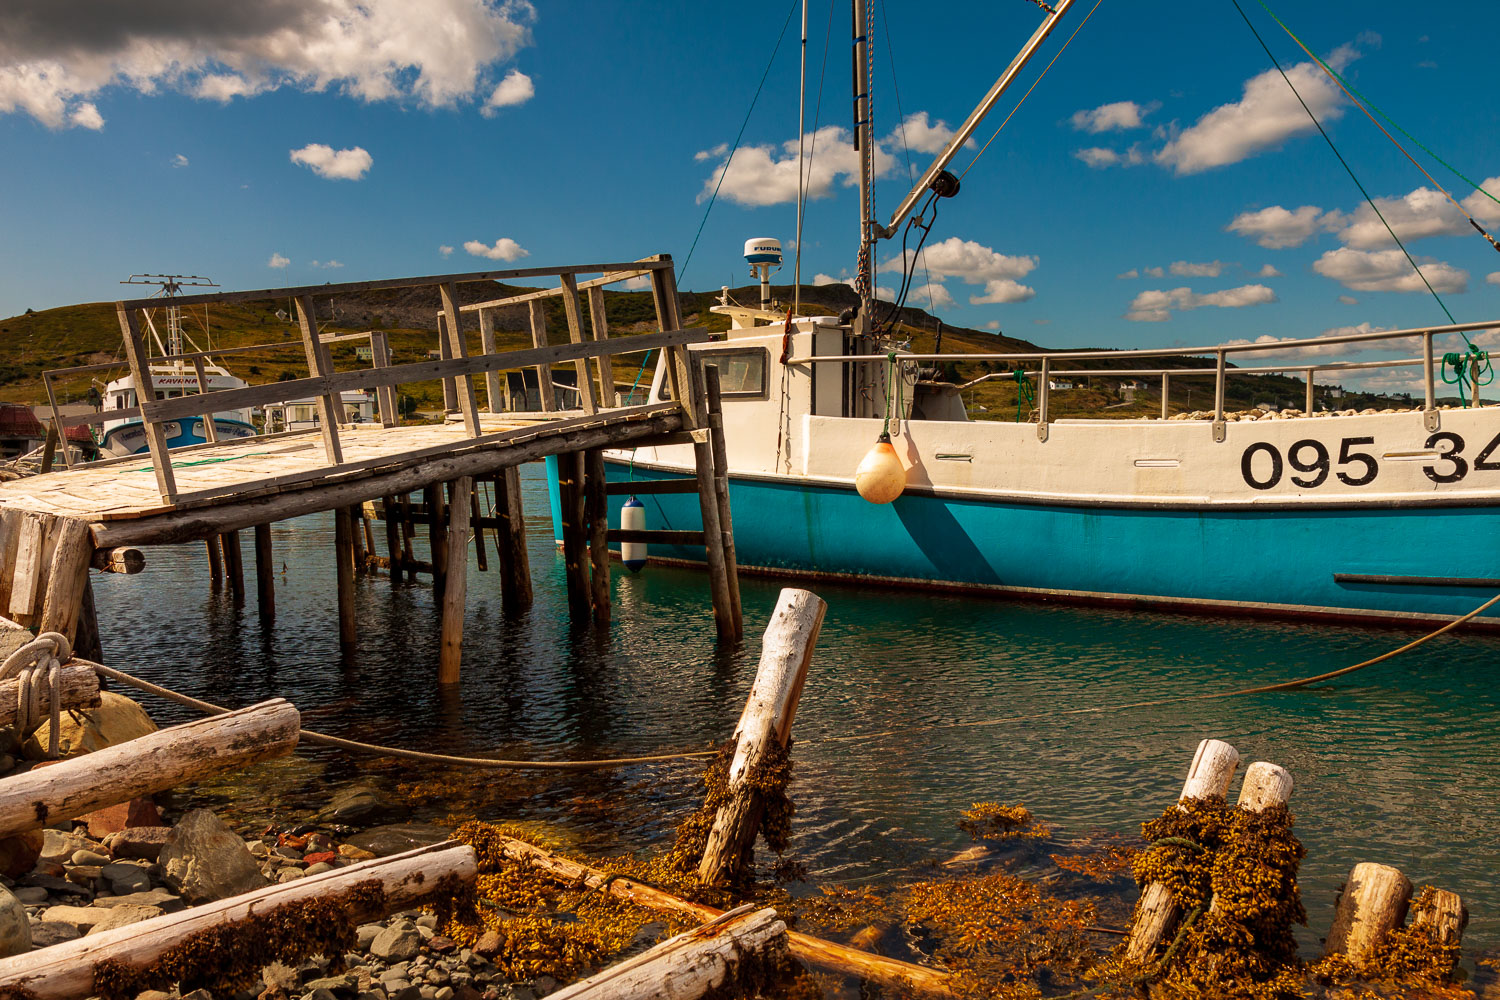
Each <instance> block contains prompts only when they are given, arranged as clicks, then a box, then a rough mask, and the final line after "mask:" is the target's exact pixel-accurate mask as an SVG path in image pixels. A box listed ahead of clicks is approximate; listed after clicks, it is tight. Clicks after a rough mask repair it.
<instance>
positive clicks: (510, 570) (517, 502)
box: [495, 465, 531, 614]
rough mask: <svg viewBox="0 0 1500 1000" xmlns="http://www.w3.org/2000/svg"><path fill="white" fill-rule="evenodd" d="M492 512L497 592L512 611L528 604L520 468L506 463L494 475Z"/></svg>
mask: <svg viewBox="0 0 1500 1000" xmlns="http://www.w3.org/2000/svg"><path fill="white" fill-rule="evenodd" d="M495 516H496V517H497V518H499V520H500V527H499V529H498V531H497V536H498V537H497V538H496V542H495V548H496V550H497V551H498V553H499V557H500V577H501V580H500V594H501V601H502V603H503V606H504V608H505V610H506V611H508V612H511V613H512V614H514V613H517V612H521V611H525V610H526V609H528V608H530V607H531V560H530V558H529V557H528V556H527V554H526V520H525V511H524V509H523V508H522V506H521V470H520V469H518V468H517V467H516V466H514V465H508V466H506V467H505V468H504V469H502V470H500V474H499V475H498V476H496V477H495Z"/></svg>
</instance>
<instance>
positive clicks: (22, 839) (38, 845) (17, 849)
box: [0, 830, 44, 878]
mask: <svg viewBox="0 0 1500 1000" xmlns="http://www.w3.org/2000/svg"><path fill="white" fill-rule="evenodd" d="M43 840H44V835H43V833H42V831H40V830H28V831H27V832H26V833H18V834H16V835H15V836H13V837H6V838H4V839H3V840H0V875H4V876H5V877H6V878H20V877H21V876H22V875H25V874H26V873H27V872H29V871H31V869H33V868H35V867H36V863H37V860H38V859H39V858H40V857H41V856H42V843H43Z"/></svg>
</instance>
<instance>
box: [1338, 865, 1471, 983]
mask: <svg viewBox="0 0 1500 1000" xmlns="http://www.w3.org/2000/svg"><path fill="white" fill-rule="evenodd" d="M1437 892H1438V891H1437V889H1436V888H1434V887H1433V886H1430V885H1424V886H1423V887H1422V888H1421V890H1420V891H1419V892H1418V893H1417V898H1416V901H1415V902H1413V903H1412V904H1411V908H1410V910H1409V912H1408V916H1407V922H1406V926H1404V927H1397V928H1395V929H1393V930H1392V931H1391V932H1390V933H1389V934H1387V935H1386V937H1385V940H1384V941H1382V942H1381V943H1380V946H1379V947H1377V948H1376V949H1375V951H1374V953H1373V954H1372V955H1371V956H1370V957H1369V959H1368V960H1366V961H1364V962H1359V963H1356V962H1351V961H1349V959H1348V958H1347V957H1346V956H1343V955H1331V956H1329V957H1327V958H1325V959H1323V960H1322V961H1321V962H1319V963H1318V964H1317V965H1315V966H1313V968H1312V973H1313V976H1314V978H1315V979H1317V980H1318V981H1320V982H1321V983H1323V984H1324V985H1326V986H1329V987H1332V988H1336V989H1340V990H1342V991H1345V992H1349V993H1353V994H1354V996H1355V997H1357V998H1358V1000H1377V998H1380V1000H1384V998H1395V997H1403V998H1404V997H1414V998H1422V1000H1472V998H1473V997H1474V993H1473V992H1472V991H1471V990H1469V989H1467V988H1465V987H1464V986H1461V985H1459V984H1457V983H1454V982H1453V971H1454V969H1455V968H1457V966H1458V959H1459V954H1460V951H1461V949H1460V947H1459V944H1458V935H1457V934H1452V935H1450V934H1446V933H1444V932H1442V931H1441V930H1439V929H1438V926H1437V923H1436V921H1434V920H1433V919H1432V917H1433V915H1434V914H1435V912H1436V909H1437ZM1467 919H1468V915H1467V913H1465V914H1464V915H1463V916H1462V918H1461V920H1460V926H1459V928H1458V933H1459V934H1461V933H1462V931H1463V927H1462V924H1463V923H1466V922H1467ZM1355 988H1358V992H1357V993H1355V992H1354V991H1355Z"/></svg>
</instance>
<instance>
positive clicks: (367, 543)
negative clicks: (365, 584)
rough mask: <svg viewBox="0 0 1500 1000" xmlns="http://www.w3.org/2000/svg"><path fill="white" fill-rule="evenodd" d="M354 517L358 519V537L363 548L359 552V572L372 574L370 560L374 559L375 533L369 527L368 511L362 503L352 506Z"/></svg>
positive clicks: (372, 569) (372, 568) (372, 567)
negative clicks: (354, 512)
mask: <svg viewBox="0 0 1500 1000" xmlns="http://www.w3.org/2000/svg"><path fill="white" fill-rule="evenodd" d="M354 509H355V511H356V514H355V517H357V518H358V519H359V527H360V532H359V537H360V538H361V539H362V540H363V546H362V548H361V549H360V552H359V571H360V572H361V573H370V572H373V571H374V569H375V567H374V566H373V565H371V560H372V559H373V558H374V557H375V531H374V528H373V527H372V526H371V525H370V511H369V509H368V508H366V507H365V505H364V504H363V503H357V504H355V505H354Z"/></svg>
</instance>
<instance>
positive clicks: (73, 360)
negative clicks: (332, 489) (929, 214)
mask: <svg viewBox="0 0 1500 1000" xmlns="http://www.w3.org/2000/svg"><path fill="white" fill-rule="evenodd" d="M530 290H531V289H529V288H526V287H521V286H511V285H503V284H499V283H495V284H492V285H466V286H460V288H459V292H460V297H461V299H462V301H463V302H466V303H467V302H477V301H481V300H484V299H494V298H500V297H503V296H506V295H510V294H516V293H519V292H524V291H530ZM772 294H773V295H774V296H775V297H776V298H777V299H779V300H781V301H790V300H791V297H792V288H791V286H774V287H773V289H772ZM730 295H731V297H732V298H733V300H734V301H737V302H741V303H750V302H754V301H757V300H758V296H759V289H758V288H756V287H753V286H746V287H742V288H736V289H731V291H730ZM718 298H719V293H718V292H684V293H682V311H683V316H684V321H685V322H686V324H687V325H689V326H703V327H706V328H708V329H710V330H723V329H727V328H728V325H729V323H728V320H727V318H725V317H722V316H717V315H714V314H712V313H710V312H709V311H708V308H709V306H711V305H713V304H715V303H717V302H718ZM315 301H316V303H317V307H318V315H319V322H320V324H321V326H322V329H323V330H324V331H325V332H359V331H364V330H370V329H379V330H385V331H386V332H387V335H388V338H389V342H390V345H391V353H392V360H393V361H394V362H395V363H397V364H400V363H405V362H410V361H418V360H422V359H424V358H425V357H426V356H427V352H428V351H430V350H433V349H435V348H436V347H437V337H436V333H437V320H436V317H437V312H438V308H439V302H438V293H437V290H436V289H431V288H428V289H397V290H389V291H378V292H364V293H358V294H351V295H336V296H328V297H322V296H317V297H315ZM605 302H606V313H607V315H608V317H609V326H610V335H611V336H613V337H623V336H629V335H631V334H634V333H640V332H644V331H646V330H649V329H652V328H654V325H655V311H654V308H653V306H652V302H651V294H650V293H649V292H644V291H641V292H624V291H620V292H617V291H606V292H605ZM856 302H857V299H856V296H855V294H854V291H853V289H851V288H850V287H849V286H847V285H842V284H837V285H822V286H806V285H805V286H803V289H802V312H803V314H806V315H820V314H826V315H837V314H839V313H840V312H842V311H844V310H845V309H847V308H850V307H852V306H854V305H855V304H856ZM544 303H545V308H546V314H547V329H548V334H549V337H550V339H551V341H552V342H553V343H560V342H562V341H564V340H565V339H566V337H567V333H566V331H567V326H566V320H565V317H564V315H563V309H562V303H561V301H560V300H559V299H556V298H551V299H546V300H544ZM583 308H584V315H585V322H587V303H586V302H584V303H583ZM879 308H880V310H881V311H880V312H879V313H877V316H878V317H879V318H880V319H882V320H884V319H885V318H886V314H885V310H887V309H889V308H890V307H889V306H888V305H886V304H884V303H882V304H880V307H879ZM294 315H295V314H294V312H293V308H292V304H291V302H289V301H288V302H269V301H268V302H263V303H251V304H244V305H229V306H211V307H209V308H208V309H207V310H206V311H205V309H204V307H202V306H197V307H190V308H188V309H187V310H185V314H184V318H183V326H184V329H185V331H186V333H187V335H188V336H189V337H190V338H192V339H193V340H194V341H195V342H196V343H197V344H198V345H199V346H203V347H207V346H209V345H210V343H211V344H212V346H213V347H215V348H219V349H224V348H231V347H241V346H248V345H252V344H267V345H271V346H270V347H268V348H267V349H266V350H265V351H263V352H256V353H253V354H249V355H245V356H243V357H239V358H235V359H234V360H233V362H232V363H231V365H230V367H231V369H232V370H233V371H234V373H235V374H237V375H239V376H240V377H242V378H244V379H246V380H247V381H250V382H252V383H259V382H270V381H276V380H284V379H290V378H298V377H301V376H303V375H305V374H306V365H305V361H304V360H303V353H302V342H301V337H300V334H299V333H298V331H297V328H296V321H295V318H294ZM527 315H528V314H527V308H526V307H525V306H515V307H511V308H508V309H503V310H500V311H498V313H497V315H496V339H497V342H498V343H499V345H500V347H501V348H503V349H516V348H521V347H528V346H530V344H531V337H530V332H529V327H528V325H527V324H528V320H527ZM155 322H156V324H157V326H158V328H161V329H163V331H164V327H165V320H164V318H162V317H161V316H160V315H159V314H158V315H157V316H156V317H155ZM896 328H897V330H898V331H899V333H900V335H901V336H902V337H903V338H904V339H907V340H909V343H910V346H911V348H912V349H913V350H915V351H919V352H923V353H953V354H963V353H995V352H1001V353H1038V352H1045V351H1048V350H1049V349H1048V348H1046V347H1043V346H1040V345H1038V344H1035V343H1032V342H1030V341H1027V340H1023V339H1020V338H1017V337H1012V336H1008V335H1005V334H1003V333H988V332H984V331H980V330H970V329H965V328H962V327H952V326H948V325H946V324H944V323H942V322H941V320H940V319H939V318H938V317H935V316H933V315H931V314H930V313H927V312H925V311H923V310H921V309H916V308H912V307H907V308H905V309H903V310H902V312H901V315H900V317H899V322H898V323H897V324H896ZM469 335H470V338H471V342H472V343H473V349H475V350H477V349H478V334H477V332H476V331H473V330H471V331H469ZM333 354H334V363H335V366H336V367H337V368H339V369H340V370H347V369H350V368H355V367H359V366H361V365H362V364H363V362H360V361H359V360H357V359H356V357H355V353H354V348H353V346H351V345H337V346H336V347H335V349H334V352H333ZM118 361H122V354H121V351H120V330H119V324H118V322H117V320H116V318H115V313H114V308H113V305H112V304H111V303H106V302H93V303H84V304H80V305H73V306H63V307H59V308H56V309H47V310H42V311H31V310H28V311H27V312H26V313H25V314H23V315H20V316H12V317H10V318H8V319H3V320H0V401H4V402H21V403H29V404H32V405H40V404H42V403H44V402H45V401H46V390H45V388H44V386H43V383H42V378H41V375H42V372H43V371H47V370H50V369H57V368H67V367H74V366H80V365H91V364H100V363H107V362H118ZM1142 364H1149V365H1150V366H1152V367H1156V368H1188V367H1197V368H1202V367H1205V361H1204V359H1202V358H1190V357H1170V358H1153V359H1149V360H1148V361H1146V362H1144V363H1143V362H1139V361H1137V360H1136V359H1131V358H1119V359H1103V360H1097V361H1090V362H1087V363H1086V365H1087V367H1089V368H1094V369H1110V370H1115V369H1119V370H1122V371H1123V370H1126V369H1129V368H1131V367H1140V366H1141V365H1142ZM640 365H641V359H640V358H639V357H638V356H627V357H621V358H617V359H616V360H615V363H614V368H615V378H616V379H617V380H620V381H623V382H625V383H627V384H628V383H631V382H633V381H634V380H635V379H636V378H637V376H639V375H640V373H641V369H640ZM1011 367H1012V366H1010V365H1008V364H1006V363H1004V362H1000V361H964V362H952V363H947V364H943V365H941V366H937V368H936V371H935V373H934V377H935V378H938V379H941V380H944V381H951V382H954V383H957V384H960V385H965V384H967V383H970V382H973V381H974V380H976V379H979V378H981V377H982V376H984V375H988V374H996V373H1003V372H1007V371H1010V370H1011ZM1080 367H1084V365H1082V364H1079V363H1068V362H1059V363H1057V364H1056V365H1055V367H1054V371H1057V372H1059V373H1062V372H1066V371H1067V370H1068V369H1069V368H1080ZM123 372H124V369H123V366H122V368H121V371H120V373H121V374H123ZM105 377H106V378H113V377H117V375H115V374H114V373H106V376H105ZM1119 382H1120V380H1119V379H1116V378H1093V379H1080V380H1077V384H1076V387H1075V388H1073V389H1071V390H1065V391H1056V392H1054V393H1053V394H1052V404H1051V405H1052V412H1053V414H1054V416H1057V417H1066V416H1080V415H1099V416H1119V417H1128V416H1141V415H1148V414H1156V413H1159V412H1160V410H1161V401H1160V396H1159V382H1158V381H1157V380H1155V379H1150V380H1147V387H1146V388H1144V389H1139V390H1136V391H1135V392H1133V393H1130V392H1126V393H1125V394H1124V395H1122V392H1121V389H1120V385H1119ZM90 385H91V383H90V379H89V377H88V376H74V377H72V378H67V377H64V378H63V379H61V380H59V381H58V382H56V383H55V386H54V387H55V390H56V391H57V393H58V400H59V402H60V403H66V402H69V401H75V400H80V399H83V398H85V397H86V395H87V393H88V391H89V388H90ZM401 391H402V393H403V394H405V395H409V396H411V397H412V400H413V404H414V405H415V407H416V408H417V410H418V411H426V412H434V411H437V410H440V408H441V399H442V393H441V387H440V386H439V384H438V383H436V382H432V383H421V384H414V385H404V386H402V390H401ZM1319 391H1320V393H1322V392H1323V391H1324V390H1323V387H1322V386H1320V387H1319ZM1304 393H1305V383H1304V382H1303V381H1302V380H1301V379H1298V378H1287V377H1282V376H1277V375H1242V376H1231V377H1230V378H1229V379H1228V382H1227V388H1226V395H1227V405H1228V406H1229V408H1231V409H1248V408H1251V407H1253V406H1255V405H1256V404H1259V403H1271V404H1275V405H1281V406H1288V405H1290V406H1296V407H1300V406H1301V405H1303V404H1302V401H1303V398H1304ZM963 395H964V399H965V401H966V402H967V403H968V404H969V408H970V412H971V414H972V416H973V417H974V418H975V419H995V420H1014V419H1016V415H1017V387H1016V384H1015V382H1014V380H1013V379H1012V378H1009V377H1001V378H993V379H990V380H987V381H982V382H978V383H977V384H974V385H972V386H970V387H968V388H966V389H965V391H964V394H963ZM1127 396H1128V397H1131V398H1126V397H1127ZM1211 402H1212V379H1211V377H1201V378H1193V379H1191V380H1188V379H1186V378H1182V379H1179V380H1177V382H1176V383H1175V384H1174V386H1173V392H1172V401H1171V406H1170V410H1171V412H1174V413H1176V412H1181V411H1184V410H1192V409H1203V408H1205V407H1207V406H1209V405H1211ZM1402 404H1403V401H1402V400H1398V399H1395V398H1388V397H1382V396H1373V395H1367V394H1357V393H1350V394H1348V395H1346V396H1345V397H1344V399H1343V401H1342V402H1341V403H1340V404H1339V405H1341V406H1356V407H1361V408H1362V407H1366V406H1374V407H1380V408H1384V407H1387V406H1395V405H1402ZM1026 409H1028V407H1027V406H1026V405H1024V404H1023V405H1022V407H1021V410H1022V413H1023V416H1024V412H1025V410H1026Z"/></svg>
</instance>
